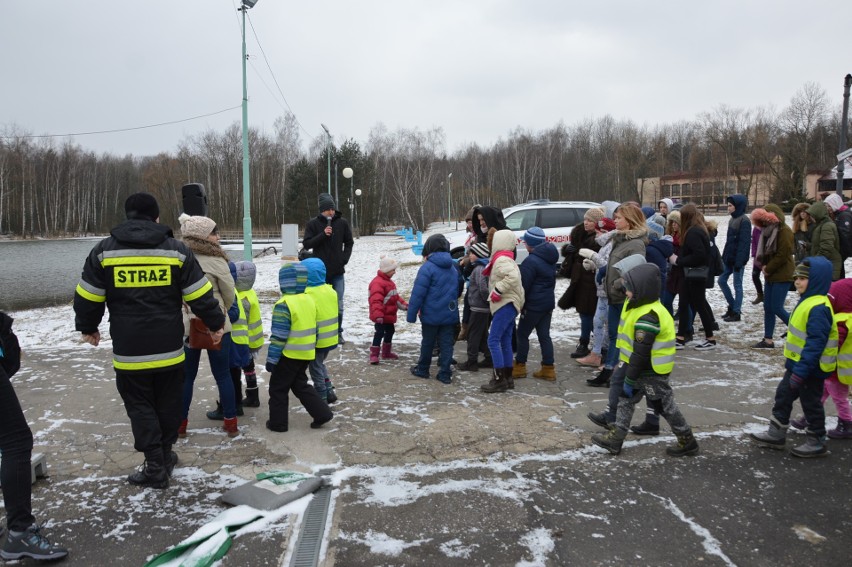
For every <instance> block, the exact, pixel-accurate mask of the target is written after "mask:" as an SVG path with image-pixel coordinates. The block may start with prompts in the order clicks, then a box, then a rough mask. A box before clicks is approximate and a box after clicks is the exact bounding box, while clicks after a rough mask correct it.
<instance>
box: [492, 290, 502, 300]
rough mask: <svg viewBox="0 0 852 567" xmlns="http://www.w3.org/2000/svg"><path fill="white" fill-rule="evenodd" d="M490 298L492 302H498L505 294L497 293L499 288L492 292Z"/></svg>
mask: <svg viewBox="0 0 852 567" xmlns="http://www.w3.org/2000/svg"><path fill="white" fill-rule="evenodd" d="M490 299H491V303H498V302H499V301H500V300H501V299H503V296H502V295H500V294H499V293H497V290H494V291H492V292H491V297H490Z"/></svg>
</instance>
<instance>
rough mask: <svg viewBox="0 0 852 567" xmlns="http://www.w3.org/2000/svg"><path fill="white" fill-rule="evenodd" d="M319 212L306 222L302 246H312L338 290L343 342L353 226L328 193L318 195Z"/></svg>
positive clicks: (330, 282)
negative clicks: (344, 301)
mask: <svg viewBox="0 0 852 567" xmlns="http://www.w3.org/2000/svg"><path fill="white" fill-rule="evenodd" d="M319 210H320V213H319V215H317V216H316V217H314V218H312V219H311V220H309V221H308V223H307V224H306V225H305V237H304V238H303V239H302V246H303V248H305V249H306V250H310V249H313V251H314V252H313V256H314V258H319V259H320V260H322V261H323V263H324V264H325V281H326V283H328V284H330V285H331V287H333V288H334V291H336V292H337V309H338V315H337V321H338V333H339V335H340V344H344V343H345V341H344V340H343V293H344V291H345V290H346V284H345V282H344V279H343V274H344V273H345V272H346V264H348V263H349V258H350V257H351V256H352V245H353V244H355V240H354V239H353V238H352V229H351V228H349V223H348V222H346V219H345V218H343V216H342V215H341V214H340V211H338V210H337V209H336V208H335V204H334V199H332V198H331V195H329V194H328V193H323V194H322V195H320V196H319Z"/></svg>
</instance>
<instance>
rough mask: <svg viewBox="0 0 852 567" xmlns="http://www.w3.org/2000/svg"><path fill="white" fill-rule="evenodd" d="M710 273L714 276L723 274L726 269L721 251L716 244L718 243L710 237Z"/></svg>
mask: <svg viewBox="0 0 852 567" xmlns="http://www.w3.org/2000/svg"><path fill="white" fill-rule="evenodd" d="M709 267H710V275H712V276H721V275H722V272H724V271H725V263H724V262H722V254H721V253H719V248H718V247H717V246H716V243H715V242H713V239H712V238H711V239H710V262H709Z"/></svg>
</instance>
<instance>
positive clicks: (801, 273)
mask: <svg viewBox="0 0 852 567" xmlns="http://www.w3.org/2000/svg"><path fill="white" fill-rule="evenodd" d="M810 274H811V263H810V262H802V263H801V264H799V265H798V266H796V271H795V272H793V277H794V278H810V277H811V275H810Z"/></svg>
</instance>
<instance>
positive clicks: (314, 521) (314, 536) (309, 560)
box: [290, 483, 332, 567]
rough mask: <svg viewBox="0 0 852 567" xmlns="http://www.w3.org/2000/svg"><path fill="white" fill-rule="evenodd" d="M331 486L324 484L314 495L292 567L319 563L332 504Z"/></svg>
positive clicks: (292, 560) (297, 544)
mask: <svg viewBox="0 0 852 567" xmlns="http://www.w3.org/2000/svg"><path fill="white" fill-rule="evenodd" d="M331 490H332V488H331V486H329V485H327V484H325V483H324V484H323V485H322V486H321V487H320V488H319V490H317V491H316V493H314V498H313V500H311V503H310V504H308V508H307V510H305V517H304V519H303V520H302V529H301V531H300V532H299V539H298V540H297V541H296V549H295V551H294V552H293V557H292V558H291V559H290V567H316V565H317V563H318V562H319V554H320V547H322V537H323V534H325V521H326V518H327V517H328V506H329V503H330V502H331Z"/></svg>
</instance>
